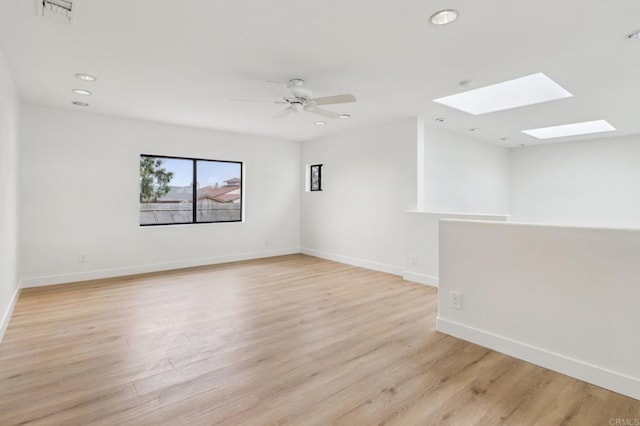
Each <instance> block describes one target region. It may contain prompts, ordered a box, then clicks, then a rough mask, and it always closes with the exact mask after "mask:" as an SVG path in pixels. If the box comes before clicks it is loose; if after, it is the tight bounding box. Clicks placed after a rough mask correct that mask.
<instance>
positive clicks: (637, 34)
mask: <svg viewBox="0 0 640 426" xmlns="http://www.w3.org/2000/svg"><path fill="white" fill-rule="evenodd" d="M627 38H628V39H629V40H640V30H635V31H634V32H632V33H629V34H627Z"/></svg>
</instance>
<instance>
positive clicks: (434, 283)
mask: <svg viewBox="0 0 640 426" xmlns="http://www.w3.org/2000/svg"><path fill="white" fill-rule="evenodd" d="M402 279H404V280H405V281H411V282H412V283H418V284H424V285H428V286H431V287H436V288H437V287H438V277H434V276H431V275H426V274H419V273H417V272H411V271H403V272H402Z"/></svg>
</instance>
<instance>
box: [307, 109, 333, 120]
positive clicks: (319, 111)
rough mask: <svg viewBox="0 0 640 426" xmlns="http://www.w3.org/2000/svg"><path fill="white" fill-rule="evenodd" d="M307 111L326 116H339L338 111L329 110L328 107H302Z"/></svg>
mask: <svg viewBox="0 0 640 426" xmlns="http://www.w3.org/2000/svg"><path fill="white" fill-rule="evenodd" d="M304 110H305V111H307V112H310V113H312V114H318V115H321V116H323V117H326V118H340V113H337V112H333V111H329V110H328V109H322V108H316V107H306V108H305V109H304Z"/></svg>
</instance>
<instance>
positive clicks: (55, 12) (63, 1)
mask: <svg viewBox="0 0 640 426" xmlns="http://www.w3.org/2000/svg"><path fill="white" fill-rule="evenodd" d="M36 5H37V7H38V16H42V17H44V18H47V19H51V20H53V21H57V22H62V23H64V24H67V25H71V24H72V23H73V16H74V15H75V11H76V1H74V0H36Z"/></svg>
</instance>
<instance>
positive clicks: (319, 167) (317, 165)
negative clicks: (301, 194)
mask: <svg viewBox="0 0 640 426" xmlns="http://www.w3.org/2000/svg"><path fill="white" fill-rule="evenodd" d="M314 167H317V168H318V188H317V189H313V168H314ZM309 191H310V192H318V191H322V164H310V165H309Z"/></svg>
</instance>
